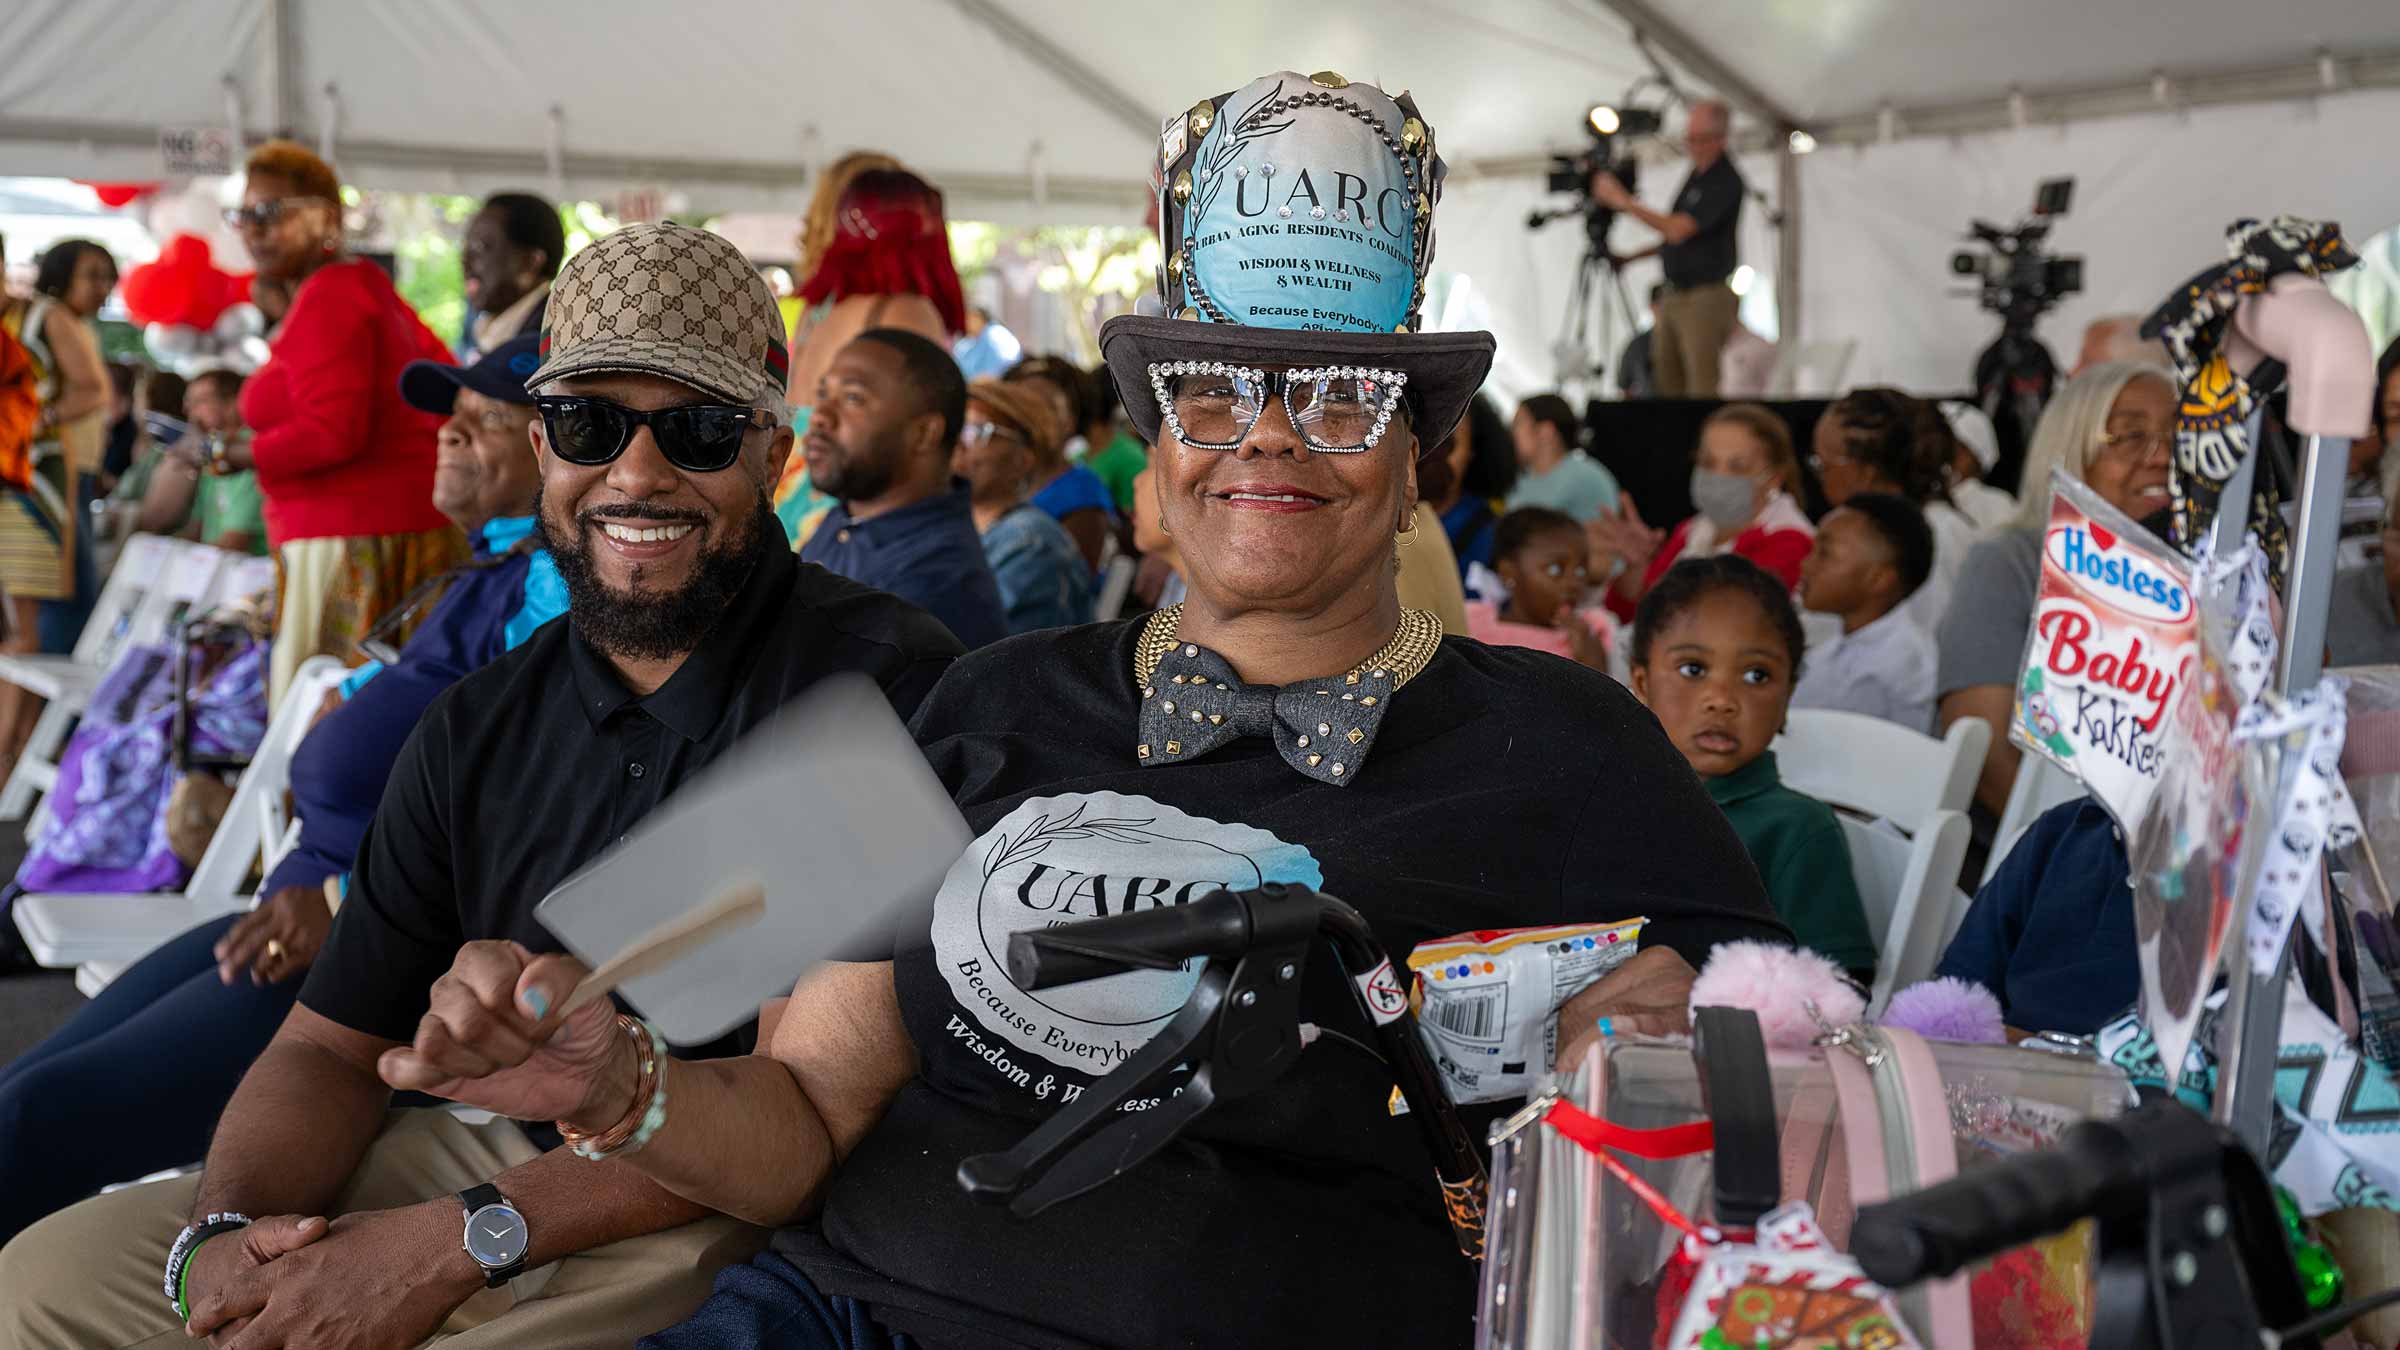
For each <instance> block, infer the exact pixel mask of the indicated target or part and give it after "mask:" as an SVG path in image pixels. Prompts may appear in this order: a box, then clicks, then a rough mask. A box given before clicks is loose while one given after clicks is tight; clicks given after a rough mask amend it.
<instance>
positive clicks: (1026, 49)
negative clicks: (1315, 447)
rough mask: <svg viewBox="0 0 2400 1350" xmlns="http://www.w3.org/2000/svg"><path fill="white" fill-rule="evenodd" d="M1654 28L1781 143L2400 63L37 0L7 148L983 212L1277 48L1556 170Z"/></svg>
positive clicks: (972, 16) (1049, 7) (1543, 9)
mask: <svg viewBox="0 0 2400 1350" xmlns="http://www.w3.org/2000/svg"><path fill="white" fill-rule="evenodd" d="M1637 27H1639V28H1640V29H1642V30H1643V31H1645V32H1646V33H1648V34H1649V36H1650V37H1651V38H1652V39H1653V42H1654V45H1655V47H1656V49H1657V50H1659V51H1662V52H1664V53H1665V54H1666V55H1667V56H1668V57H1669V59H1670V61H1671V62H1672V63H1673V67H1674V69H1675V71H1676V73H1677V75H1678V76H1679V78H1680V79H1681V81H1682V83H1683V84H1684V85H1685V87H1686V88H1687V89H1689V90H1691V91H1692V92H1695V93H1698V92H1703V91H1709V90H1711V89H1721V90H1723V91H1726V92H1731V93H1733V94H1735V95H1736V97H1737V101H1742V102H1747V103H1748V104H1749V105H1750V106H1748V107H1746V108H1745V109H1744V120H1745V121H1746V122H1747V123H1748V124H1749V125H1750V127H1751V129H1752V134H1753V137H1754V138H1756V137H1758V136H1759V135H1761V134H1762V133H1766V132H1770V131H1772V130H1774V128H1773V127H1772V126H1771V125H1769V123H1771V122H1773V121H1774V120H1776V119H1777V117H1778V116H1780V117H1781V118H1783V119H1787V120H1789V121H1791V122H1794V123H1796V124H1799V125H1804V126H1809V127H1811V128H1812V129H1816V130H1820V131H1821V132H1832V131H1836V130H1838V129H1840V128H1843V127H1849V128H1851V129H1852V130H1854V131H1855V130H1856V129H1858V128H1859V127H1861V126H1862V125H1867V124H1871V123H1872V121H1873V118H1874V115H1875V113H1876V111H1877V110H1878V109H1879V108H1883V107H1887V106H1888V107H1892V108H1894V109H1896V110H1898V111H1899V113H1900V126H1899V130H1900V131H1901V132H1903V133H1904V134H1905V133H1906V132H1908V131H1912V130H1913V131H1928V130H1939V131H1943V132H1952V131H1959V130H1967V129H1973V128H1970V127H1967V126H1963V125H1960V119H1961V117H1964V116H1967V115H1968V110H1970V109H1974V108H1977V107H1981V110H1982V111H1981V113H1980V116H1982V117H1983V118H1984V119H1985V120H1986V121H1987V122H1988V121H1989V119H1990V117H1991V116H1992V115H1993V111H1994V109H1996V108H1998V107H1999V106H2001V105H2000V103H1999V102H1996V101H2004V100H2005V97H2006V95H2007V94H2008V92H2009V91H2010V90H2012V89H2021V90H2023V91H2025V92H2026V94H2027V96H2028V100H2029V105H2030V115H2031V116H2032V118H2033V119H2034V120H2042V119H2043V117H2044V115H2045V113H2050V114H2056V113H2060V112H2063V111H2068V110H2072V109H2075V108H2078V107H2082V106H2084V105H2086V104H2089V103H2090V102H2091V100H2092V99H2093V98H2094V97H2096V96H2097V95H2098V94H2099V93H2101V92H2104V91H2110V90H2116V91H2123V90H2128V89H2130V90H2136V91H2141V92H2142V94H2143V96H2144V97H2147V91H2148V90H2149V88H2150V81H2151V79H2152V76H2153V74H2154V73H2163V74H2164V75H2166V76H2167V77H2168V78H2169V80H2170V86H2169V89H2168V91H2167V92H2168V94H2169V97H2170V98H2191V97H2202V98H2205V97H2207V96H2208V93H2207V91H2208V90H2209V89H2212V88H2214V89H2217V90H2218V91H2220V92H2222V91H2223V89H2224V87H2225V86H2226V85H2227V84H2228V83H2229V82H2233V83H2239V82H2240V81H2239V79H2237V77H2241V76H2245V75H2246V76H2247V77H2248V81H2249V84H2248V87H2249V89H2250V91H2251V92H2257V91H2258V90H2259V89H2262V88H2264V87H2265V84H2271V83H2273V79H2270V78H2269V75H2270V73H2271V74H2273V75H2274V77H2275V78H2280V79H2282V80H2284V81H2285V82H2287V83H2288V82H2289V81H2290V80H2292V79H2303V80H2308V81H2313V80H2314V79H2315V77H2316V73H2317V72H2316V66H2315V61H2316V58H2317V56H2318V55H2319V54H2320V53H2329V54H2331V55H2332V56H2334V57H2335V58H2336V63H2337V68H2336V70H2335V71H2334V72H2333V73H2334V75H2335V77H2336V79H2337V81H2338V82H2344V83H2349V84H2362V83H2363V84H2376V83H2400V3H2393V0H2281V3H2278V4H2275V5H2271V6H2262V5H2258V4H2255V3H2251V0H2105V3H2100V2H2095V0H2012V2H2011V3H2010V4H2007V5H2004V6H1992V5H1988V4H1983V3H1975V2H1973V0H1677V3H1676V4H1675V5H1673V6H1672V8H1671V9H1670V8H1667V7H1665V6H1663V5H1660V4H1658V3H1657V0H1315V2H1314V3H1309V4H1290V3H1270V2H1269V0H1209V3H1194V2H1193V0H1179V2H1176V3H1169V2H1168V0H875V3H872V4H861V3H850V2H845V0H691V2H690V3H682V4H674V5H666V4H658V3H654V2H653V0H515V2H514V3H500V2H499V0H176V2H175V3H172V4H168V3H159V2H157V0H15V3H13V4H9V5H6V6H0V173H18V174H42V173H49V174H58V175H61V176H72V177H81V178H92V179H126V180H139V179H147V178H154V177H156V176H158V172H159V168H158V159H157V151H156V145H157V133H158V130H159V128H160V127H161V126H165V125H223V124H224V123H225V122H226V121H227V120H228V116H229V106H230V105H229V97H230V98H231V99H233V100H238V103H239V109H240V116H241V118H242V122H243V126H244V130H245V131H246V132H247V133H248V134H249V135H251V136H254V137H255V136H258V135H262V134H265V133H267V132H269V131H272V130H285V131H291V132H294V133H296V134H298V135H300V136H301V137H302V138H303V139H305V140H310V141H316V140H318V139H320V138H322V137H324V136H325V135H326V133H327V132H328V131H329V130H330V132H331V133H332V143H333V145H334V148H335V150H336V152H337V155H338V157H339V161H340V163H341V164H342V166H343V168H344V169H345V170H346V171H347V172H348V173H349V175H350V176H351V177H352V178H353V179H354V180H356V181H359V182H361V183H366V184H370V185H380V186H390V187H415V188H449V189H453V190H457V191H462V192H476V191H483V190H488V189H489V188H492V187H494V186H498V185H500V184H502V183H511V184H519V185H530V186H542V185H548V186H550V187H552V188H554V189H557V190H565V191H572V192H575V193H576V194H577V195H591V196H599V197H603V198H605V197H608V196H610V195H612V194H614V193H615V192H616V191H618V190H621V189H625V188H645V187H663V188H670V189H674V190H679V191H683V192H686V193H688V194H690V195H691V196H692V198H693V200H694V201H695V203H697V204H700V205H702V206H704V207H706V208H708V209H712V210H732V209H751V210H756V209H770V210H780V209H792V208H794V207H796V206H798V205H799V204H800V203H801V202H802V201H803V200H804V199H805V171H806V168H807V167H808V166H809V165H811V164H814V163H820V162H822V161H823V160H825V159H828V158H830V157H832V156H833V155H835V154H838V153H840V152H841V151H843V150H845V149H849V148H852V147H856V146H873V147H877V148H881V149H886V150H889V151H892V152H894V153H896V154H898V155H900V156H901V157H902V158H903V159H906V160H908V161H909V162H910V163H912V164H914V165H917V166H919V167H921V168H922V169H923V170H924V171H925V172H927V173H928V174H929V175H931V176H933V177H935V178H937V179H939V180H941V181H942V182H943V183H944V184H945V185H946V186H947V187H948V189H949V191H950V192H951V194H952V196H953V197H954V198H955V199H957V202H958V204H959V206H960V207H961V208H962V210H966V211H969V212H980V213H982V214H987V215H988V214H993V213H994V208H997V207H1001V206H1011V205H1017V206H1021V205H1022V204H1023V203H1025V202H1026V201H1027V200H1028V199H1029V198H1031V197H1032V196H1033V195H1035V193H1036V191H1037V188H1038V190H1039V192H1040V195H1041V196H1042V197H1043V198H1044V201H1043V203H1042V205H1043V206H1044V207H1045V208H1046V209H1048V210H1049V211H1050V213H1051V214H1052V215H1054V216H1056V215H1064V216H1070V217H1071V216H1078V215H1081V216H1085V217H1091V216H1095V215H1097V216H1100V217H1103V218H1123V216H1124V215H1125V214H1127V213H1130V212H1134V211H1138V209H1139V200H1140V195H1141V183H1142V176H1143V170H1144V168H1145V167H1146V162H1147V153H1148V150H1147V147H1148V145H1149V143H1150V140H1151V137H1152V136H1153V135H1154V134H1155V132H1154V128H1155V127H1156V125H1157V122H1158V119H1159V118H1160V117H1161V116H1163V115H1164V114H1166V113H1168V112H1170V111H1173V110H1175V109H1179V108H1182V107H1186V106H1188V105H1189V104H1190V103H1191V102H1192V101H1193V100H1194V99H1196V98H1198V97H1200V96H1202V95H1205V94H1211V93H1216V92H1219V91H1222V90H1225V89H1230V88H1233V87H1235V86H1237V85H1239V84H1241V83H1242V82H1244V81H1245V80H1247V79H1249V78H1251V77H1253V76H1255V75H1258V74H1260V73H1262V72H1264V71H1266V70H1268V69H1272V68H1276V67H1293V68H1298V69H1302V70H1315V69H1320V68H1324V67H1328V66H1330V67H1332V68H1334V69H1337V70H1341V71H1343V72H1344V73H1346V74H1350V75H1353V76H1356V77H1359V78H1365V79H1373V80H1377V81H1379V82H1383V83H1385V84H1387V85H1389V86H1392V87H1408V88H1413V89H1414V90H1415V91H1416V93H1417V96H1418V100H1419V102H1420V104H1421V105H1422V106H1423V107H1425V108H1426V110H1427V111H1428V113H1429V114H1430V117H1429V120H1431V121H1432V122H1433V123H1434V124H1435V126H1436V127H1437V129H1438V130H1439V131H1440V133H1441V136H1442V143H1443V147H1444V152H1445V154H1446V155H1447V157H1448V158H1449V159H1450V160H1451V162H1452V164H1453V166H1454V168H1455V169H1456V170H1457V171H1458V172H1460V174H1461V176H1462V177H1472V176H1475V175H1476V174H1478V173H1481V174H1491V173H1518V174H1522V173H1525V172H1528V171H1530V170H1531V169H1532V168H1533V167H1534V166H1535V165H1537V164H1538V159H1539V156H1540V155H1541V154H1543V153H1544V152H1545V151H1548V150H1552V149H1567V148H1572V147H1573V146H1574V145H1575V143H1576V139H1577V133H1576V130H1575V128H1576V127H1577V125H1578V123H1579V121H1580V119H1581V115H1582V112H1583V110H1584V107H1585V106H1586V105H1587V104H1588V103H1589V102H1591V101H1592V100H1594V99H1595V98H1611V97H1614V96H1615V95H1617V94H1618V93H1620V92H1621V91H1623V90H1624V89H1625V88H1626V87H1627V86H1629V85H1630V84H1631V83H1632V82H1633V81H1634V80H1635V79H1636V78H1638V77H1639V76H1641V75H1642V74H1643V73H1645V71H1646V70H1647V69H1648V63H1647V61H1646V60H1645V58H1644V55H1643V53H1642V52H1641V51H1640V50H1639V49H1638V48H1637V46H1636V43H1635V41H1634V37H1633V35H1634V32H1635V29H1636V28H1637ZM2262 81H2263V82H2264V83H2262ZM2212 82H2213V83H2212ZM1744 91H1749V92H1751V93H1754V94H1755V95H1756V97H1755V98H1753V99H1748V100H1743V99H1741V98H1740V97H1739V96H1740V95H1741V94H1742V93H1743V92H1744ZM2235 92H2237V93H2238V92H2241V91H2240V90H2236V91H2235ZM2078 100H2081V102H2080V103H2079V102H2078ZM554 110H555V122H554V116H553V114H554ZM1983 129H1989V128H1988V127H1985V128H1983ZM1878 130H1879V131H1880V130H1881V128H1878ZM554 146H555V149H556V151H557V152H558V154H557V159H556V163H555V165H554V164H553V154H552V151H553V148H554ZM554 169H555V172H554Z"/></svg>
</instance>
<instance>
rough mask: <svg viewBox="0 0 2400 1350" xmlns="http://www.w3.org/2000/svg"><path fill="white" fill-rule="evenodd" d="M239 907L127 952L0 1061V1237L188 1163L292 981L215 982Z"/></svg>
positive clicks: (259, 1046) (288, 998)
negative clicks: (34, 1040) (61, 1014)
mask: <svg viewBox="0 0 2400 1350" xmlns="http://www.w3.org/2000/svg"><path fill="white" fill-rule="evenodd" d="M238 917H239V916H238V915H231V914H229V915H226V916H225V917H224V918H221V919H214V920H211V921H210V922H208V923H204V924H202V925H200V926H199V927H197V928H194V929H193V930H191V931H190V932H188V933H185V934H184V935H183V936H181V937H179V938H176V939H175V940H173V941H172V942H169V943H167V944H166V945H165V946H163V947H160V948H159V949H158V950H157V951H154V952H152V953H150V954H149V955H148V956H145V957H143V958H142V959H141V960H140V961H138V962H136V963H135V964H134V965H133V966H132V967H131V968H130V969H128V970H127V971H126V972H125V973H124V974H123V975H121V976H119V977H117V980H116V982H115V983H113V984H111V985H109V986H108V988H106V989H103V990H101V991H100V997H98V998H96V999H93V1000H92V1001H91V1002H89V1003H87V1004H85V1005H84V1006H83V1007H82V1008H81V1009H80V1010H78V1011H77V1012H76V1014H75V1016H74V1017H72V1018H70V1019H68V1021H67V1024H66V1025H65V1026H63V1027H60V1028H59V1029H58V1030H57V1031H55V1032H53V1033H52V1034H51V1035H50V1038H49V1039H48V1040H45V1041H43V1042H42V1043H41V1044H40V1045H37V1046H35V1047H34V1048H33V1049H31V1050H28V1051H26V1052H25V1053H24V1054H23V1055H21V1056H19V1057H18V1058H17V1059H16V1061H15V1062H13V1063H11V1064H9V1065H7V1066H6V1067H0V1244H4V1243H6V1242H7V1241H8V1240H9V1239H10V1238H12V1237H15V1236H16V1235H17V1233H18V1232H19V1231H21V1230H22V1229H24V1228H25V1227H26V1225H28V1224H31V1223H33V1222H34V1221H35V1220H37V1219H40V1218H42V1217H43V1216H45V1215H48V1214H50V1213H52V1212H54V1211H56V1210H59V1209H63V1208H65V1207H66V1206H68V1205H71V1204H73V1203H75V1202H76V1201H78V1200H81V1199H83V1198H84V1197H85V1196H88V1195H90V1194H92V1193H93V1192H95V1191H97V1190H99V1189H100V1188H101V1187H103V1186H108V1185H113V1184H115V1183H117V1182H120V1181H131V1180H133V1179H134V1178H136V1177H139V1176H144V1175H147V1174H149V1173H151V1172H156V1171H159V1170H161V1169H163V1168H168V1167H179V1166H182V1165H183V1164H185V1163H194V1162H198V1161H200V1159H201V1158H202V1157H203V1156H204V1155H205V1154H206V1153H207V1152H208V1137H209V1134H210V1132H211V1131H213V1130H215V1129H216V1125H217V1116H218V1115H219V1114H220V1113H221V1112H223V1111H224V1109H225V1103H226V1102H227V1101H229V1100H231V1099H232V1097H233V1090H234V1088H235V1087H236V1086H238V1085H239V1084H240V1083H241V1081H242V1075H243V1074H244V1073H246V1072H248V1071H249V1068H250V1064H251V1061H253V1060H255V1059H257V1058H258V1055H259V1052H260V1051H261V1050H264V1049H265V1048H266V1046H267V1042H268V1041H269V1040H271V1039H272V1038H273V1037H274V1035H275V1029H276V1028H277V1027H280V1026H282V1025H283V1018H284V1014H286V1013H288V1012H290V1011H291V1010H292V1000H293V998H294V996H296V995H297V994H298V993H299V992H300V977H299V976H294V977H293V978H291V979H289V980H286V981H285V982H284V983H282V984H280V985H270V986H267V987H265V988H260V987H258V986H256V985H253V984H251V983H250V981H249V980H248V979H247V978H242V979H238V980H236V981H235V983H233V984H232V985H230V986H228V985H224V984H220V983H218V981H217V962H216V956H215V954H214V950H213V949H214V948H215V946H216V943H217V939H218V938H220V937H222V936H224V934H225V930H226V929H228V928H231V927H232V926H233V922H234V920H235V919H236V918H238Z"/></svg>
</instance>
